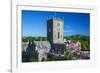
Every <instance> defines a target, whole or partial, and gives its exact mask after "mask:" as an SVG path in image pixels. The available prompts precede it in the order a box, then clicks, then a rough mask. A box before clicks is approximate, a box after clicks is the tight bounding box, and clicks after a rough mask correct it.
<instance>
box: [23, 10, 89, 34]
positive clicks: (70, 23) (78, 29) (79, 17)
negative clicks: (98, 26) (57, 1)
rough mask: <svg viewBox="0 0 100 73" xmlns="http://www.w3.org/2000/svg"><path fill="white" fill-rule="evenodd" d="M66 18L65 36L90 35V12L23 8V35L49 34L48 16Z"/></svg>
mask: <svg viewBox="0 0 100 73" xmlns="http://www.w3.org/2000/svg"><path fill="white" fill-rule="evenodd" d="M53 17H56V18H61V19H64V36H71V35H77V34H80V35H87V36H89V35H90V14H89V13H75V12H50V11H49V12H48V11H33V10H22V36H47V19H48V18H53Z"/></svg>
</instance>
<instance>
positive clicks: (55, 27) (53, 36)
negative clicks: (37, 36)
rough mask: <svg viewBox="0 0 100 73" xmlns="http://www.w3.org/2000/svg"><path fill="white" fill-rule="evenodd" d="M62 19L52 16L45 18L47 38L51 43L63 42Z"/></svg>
mask: <svg viewBox="0 0 100 73" xmlns="http://www.w3.org/2000/svg"><path fill="white" fill-rule="evenodd" d="M63 28H64V20H63V19H60V18H52V19H48V20H47V39H48V41H49V42H50V43H53V44H63V43H64V40H63Z"/></svg>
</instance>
